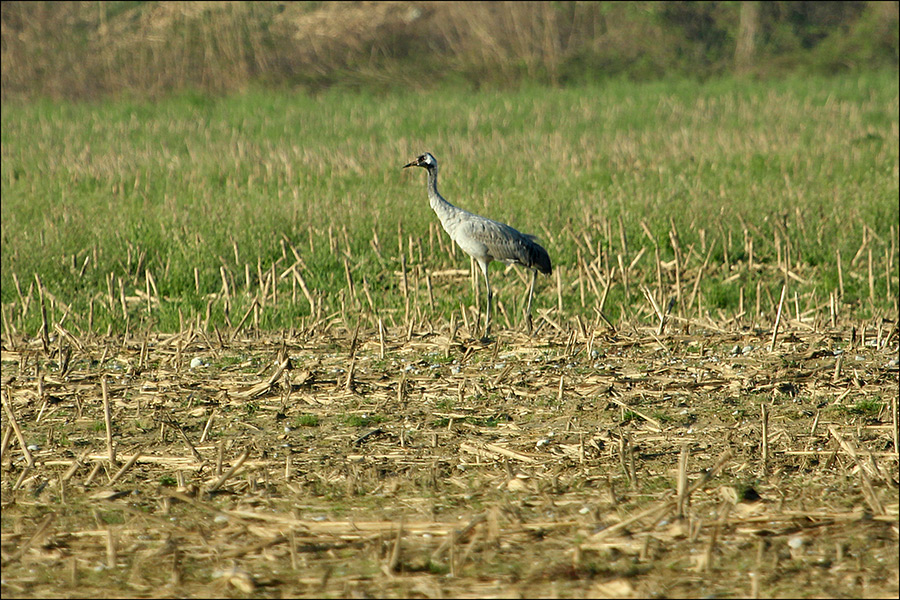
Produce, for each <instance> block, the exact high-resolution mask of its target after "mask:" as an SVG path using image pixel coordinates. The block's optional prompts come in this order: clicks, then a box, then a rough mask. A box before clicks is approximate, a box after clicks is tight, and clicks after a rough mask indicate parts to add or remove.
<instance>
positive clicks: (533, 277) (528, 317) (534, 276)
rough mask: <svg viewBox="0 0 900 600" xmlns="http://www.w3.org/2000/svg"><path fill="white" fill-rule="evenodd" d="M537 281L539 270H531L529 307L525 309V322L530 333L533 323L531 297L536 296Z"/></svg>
mask: <svg viewBox="0 0 900 600" xmlns="http://www.w3.org/2000/svg"><path fill="white" fill-rule="evenodd" d="M535 281H537V271H536V270H534V269H532V271H531V285H530V286H529V287H528V307H527V308H526V309H525V324H526V325H527V326H528V333H529V334H530V333H531V331H532V323H531V299H532V298H533V297H534V283H535Z"/></svg>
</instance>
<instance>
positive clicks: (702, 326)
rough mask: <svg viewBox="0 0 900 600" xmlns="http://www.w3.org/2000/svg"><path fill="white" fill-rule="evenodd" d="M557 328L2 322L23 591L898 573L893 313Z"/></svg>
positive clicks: (545, 591) (645, 586)
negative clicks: (36, 326)
mask: <svg viewBox="0 0 900 600" xmlns="http://www.w3.org/2000/svg"><path fill="white" fill-rule="evenodd" d="M536 325H537V331H536V332H535V334H534V335H533V336H528V335H525V334H524V333H520V332H518V331H514V330H510V329H507V330H506V331H503V330H501V331H499V332H498V334H497V340H496V341H495V342H494V343H492V344H481V343H479V342H475V341H472V337H471V335H470V334H469V332H468V330H467V329H466V327H465V326H464V325H463V324H460V326H459V327H458V328H457V327H456V323H455V322H453V323H451V324H450V327H452V328H453V329H452V330H451V329H449V328H448V325H447V324H443V326H431V325H428V324H427V323H426V324H422V323H416V324H411V325H407V326H403V327H393V328H372V327H366V324H365V323H363V324H362V326H360V325H357V324H356V323H345V322H343V321H342V319H341V318H340V317H334V318H332V319H331V320H328V319H322V320H320V321H315V322H313V323H311V324H310V325H309V326H307V327H305V328H303V329H302V330H299V331H297V330H293V331H290V332H286V333H284V334H283V335H272V334H264V333H258V332H256V331H255V330H241V329H236V330H233V331H229V332H224V331H220V330H218V329H216V330H215V331H213V332H212V333H209V332H206V331H202V330H200V329H194V328H191V329H188V330H186V331H183V332H181V333H179V334H176V335H164V334H158V333H150V334H146V335H144V334H140V335H134V334H131V335H129V336H128V337H112V336H110V337H98V336H92V337H88V336H85V337H82V338H76V337H75V336H73V335H71V334H69V333H68V332H67V331H66V330H65V329H64V328H63V327H61V326H57V327H56V329H55V334H56V337H55V338H54V337H49V336H48V338H47V340H46V342H49V344H48V345H46V346H45V345H44V344H45V342H44V341H42V340H41V339H40V338H36V339H28V338H25V337H18V338H15V337H14V336H12V335H10V336H8V340H7V343H6V344H5V345H4V348H3V353H2V377H3V396H4V398H3V403H4V415H3V417H4V421H3V422H4V431H3V457H2V494H3V496H2V502H3V512H2V524H3V528H2V529H3V534H2V560H3V594H4V596H8V595H9V596H17V597H50V596H77V597H85V596H109V595H127V596H140V597H157V596H182V597H186V596H191V597H202V596H230V597H251V596H252V597H270V596H271V597H281V596H307V597H321V596H325V597H335V596H338V597H344V596H353V597H366V596H387V597H427V598H432V597H444V596H461V597H473V596H478V597H498V596H505V597H508V596H520V595H521V596H526V597H528V596H540V597H550V596H562V597H586V596H592V597H649V596H690V597H699V596H714V597H722V596H726V597H727V596H752V597H775V596H810V597H811V596H817V597H818V596H836V597H841V596H860V597H861V596H865V597H895V596H896V594H897V591H898V557H897V540H898V525H897V520H898V484H897V482H898V454H897V444H898V441H897V395H898V377H897V352H898V329H897V323H896V322H889V321H886V320H882V319H877V320H873V321H870V322H863V323H859V322H857V323H855V324H854V325H855V326H853V327H851V326H850V324H845V325H841V324H840V323H837V324H836V325H835V326H832V327H828V326H827V325H823V323H822V321H821V320H819V319H817V320H816V322H815V323H809V322H805V321H799V320H795V319H789V318H785V319H784V320H783V322H781V323H780V330H779V334H778V337H777V339H774V340H773V335H772V326H771V324H770V325H769V326H767V327H766V328H756V327H753V328H751V327H747V326H745V325H741V323H739V320H737V321H735V320H733V321H732V322H730V323H727V324H724V323H720V324H718V325H717V324H715V323H712V322H710V323H699V322H694V321H688V320H677V319H676V320H674V321H673V322H670V323H668V324H667V326H666V327H661V328H656V327H647V326H644V325H634V326H632V325H630V324H627V323H625V324H619V326H618V330H613V329H612V328H610V327H609V326H608V325H607V324H604V323H603V322H602V321H601V320H599V319H598V320H597V322H595V323H590V324H588V323H584V322H583V321H581V320H580V319H577V318H576V319H574V320H572V321H571V322H568V323H565V322H557V321H554V313H553V312H552V311H543V312H542V315H541V318H540V319H538V322H537V323H536ZM457 329H458V330H457ZM773 345H774V349H773V348H772V346H773Z"/></svg>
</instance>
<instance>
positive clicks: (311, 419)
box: [294, 414, 319, 427]
mask: <svg viewBox="0 0 900 600" xmlns="http://www.w3.org/2000/svg"><path fill="white" fill-rule="evenodd" d="M318 426H319V417H317V416H316V415H308V414H305V415H299V416H298V417H297V418H296V419H294V427H318Z"/></svg>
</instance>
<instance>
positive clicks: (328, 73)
mask: <svg viewBox="0 0 900 600" xmlns="http://www.w3.org/2000/svg"><path fill="white" fill-rule="evenodd" d="M2 19H3V29H2V32H3V33H2V41H3V48H4V51H3V52H4V55H3V59H4V63H3V80H2V83H3V86H2V90H3V91H2V93H3V97H4V99H6V98H11V97H12V98H25V99H33V98H35V97H56V98H60V97H66V98H94V99H96V98H99V97H105V96H119V95H126V96H127V95H130V96H135V97H146V96H148V95H151V96H154V97H161V96H165V95H169V94H171V93H173V92H176V93H182V92H185V91H188V92H192V93H193V92H195V91H196V92H200V93H214V94H223V93H224V94H229V93H235V92H241V91H245V90H247V89H248V88H252V87H257V86H263V87H267V88H281V89H284V88H288V89H297V88H300V89H303V90H309V91H317V90H322V89H327V88H330V87H338V88H341V89H343V90H370V91H371V90H378V91H387V90H401V89H402V90H408V89H434V88H435V87H445V86H454V87H461V88H466V89H476V90H477V89H485V88H495V89H498V88H510V87H515V86H518V85H522V84H525V85H530V84H534V83H539V84H542V85H554V86H565V85H573V84H575V85H582V84H590V83H595V82H600V81H608V80H610V79H617V78H628V79H631V80H636V81H652V80H656V79H659V78H661V77H672V76H676V77H683V76H688V77H691V78H708V77H714V76H716V77H717V76H722V75H728V74H731V73H737V74H740V75H742V76H754V77H772V76H780V75H784V74H786V73H800V74H827V75H831V74H835V73H848V72H850V73H853V72H860V71H865V70H868V69H873V68H889V69H890V68H893V69H896V67H897V62H898V11H897V3H896V2H797V1H794V2H788V1H778V2H672V1H667V2H659V1H639V2H527V3H526V2H502V3H495V4H490V3H486V2H477V3H469V2H447V3H425V4H423V3H419V4H404V3H398V2H366V3H349V2H290V3H284V2H203V3H173V2H96V3H81V2H79V3H65V2H6V3H4V10H3V13H2Z"/></svg>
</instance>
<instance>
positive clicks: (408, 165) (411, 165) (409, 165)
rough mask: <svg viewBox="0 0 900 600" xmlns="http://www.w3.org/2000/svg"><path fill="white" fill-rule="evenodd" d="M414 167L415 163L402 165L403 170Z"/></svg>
mask: <svg viewBox="0 0 900 600" xmlns="http://www.w3.org/2000/svg"><path fill="white" fill-rule="evenodd" d="M415 166H416V161H412V162H411V163H409V164H407V165H403V168H404V169H405V168H406V167H415Z"/></svg>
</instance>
